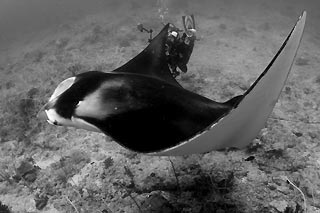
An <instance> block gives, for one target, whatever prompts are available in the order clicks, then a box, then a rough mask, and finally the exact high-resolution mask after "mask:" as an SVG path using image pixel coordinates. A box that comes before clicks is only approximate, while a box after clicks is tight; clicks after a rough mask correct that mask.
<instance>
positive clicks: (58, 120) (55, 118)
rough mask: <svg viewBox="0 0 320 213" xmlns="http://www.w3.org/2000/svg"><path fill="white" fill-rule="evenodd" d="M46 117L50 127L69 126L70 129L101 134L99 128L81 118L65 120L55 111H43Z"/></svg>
mask: <svg viewBox="0 0 320 213" xmlns="http://www.w3.org/2000/svg"><path fill="white" fill-rule="evenodd" d="M45 112H46V114H47V117H48V120H47V121H48V123H50V124H52V125H63V126H71V127H76V128H80V129H85V130H89V131H93V132H101V130H100V129H99V128H97V127H96V126H94V125H92V124H90V123H88V122H86V121H84V120H83V119H81V118H77V117H74V116H72V117H71V120H69V119H65V118H63V117H61V116H60V115H59V114H58V113H57V112H56V110H55V109H49V110H46V111H45Z"/></svg>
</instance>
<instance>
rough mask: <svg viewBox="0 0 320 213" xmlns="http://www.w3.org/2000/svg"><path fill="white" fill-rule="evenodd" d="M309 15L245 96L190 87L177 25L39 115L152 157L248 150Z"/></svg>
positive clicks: (59, 95)
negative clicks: (220, 98)
mask: <svg viewBox="0 0 320 213" xmlns="http://www.w3.org/2000/svg"><path fill="white" fill-rule="evenodd" d="M305 21H306V12H303V14H302V15H301V16H300V17H299V20H298V21H297V23H296V24H295V26H294V27H293V29H292V30H291V32H290V33H289V35H288V36H287V38H286V39H285V41H284V42H283V44H282V46H281V47H280V49H279V50H278V52H277V53H276V55H275V56H274V57H273V59H272V60H271V62H270V63H269V65H268V66H267V67H266V68H265V70H264V71H263V72H262V73H261V74H260V76H259V77H258V78H257V79H256V80H255V81H254V83H253V84H252V85H251V86H250V88H249V89H248V90H247V91H245V92H244V93H243V94H242V95H240V96H236V97H233V98H231V99H230V100H228V101H226V102H223V103H220V102H216V101H214V100H211V99H208V98H206V97H203V96H201V95H199V94H196V93H193V92H191V91H189V90H186V89H184V88H183V87H182V86H181V85H180V84H179V82H177V81H176V79H175V78H174V77H172V74H171V72H170V70H169V68H168V63H167V61H166V54H165V44H166V39H167V36H168V28H169V24H167V25H166V26H164V28H163V29H162V30H161V32H160V33H159V34H158V35H157V36H156V37H155V38H154V39H153V40H152V41H151V42H150V44H149V45H148V46H147V47H146V48H145V49H144V50H143V51H142V52H141V53H139V54H138V55H137V56H136V57H134V58H133V59H131V60H130V61H128V62H127V63H126V64H124V65H123V66H121V67H119V68H117V69H115V70H113V71H111V72H108V73H107V72H101V71H89V72H85V73H81V74H79V75H76V76H74V77H71V78H68V79H66V80H64V81H62V82H61V83H60V84H59V85H58V87H57V88H56V89H55V91H54V92H53V94H52V96H51V97H50V99H49V101H48V103H47V104H46V105H45V106H44V107H43V108H42V109H41V110H40V112H39V118H42V119H44V120H46V121H48V122H49V123H50V124H53V125H58V126H72V127H76V128H81V129H86V130H89V131H96V132H102V133H104V134H106V135H108V136H110V137H111V138H112V139H113V140H114V141H115V142H117V143H118V144H120V145H121V146H123V147H125V148H127V149H129V150H132V151H135V152H140V153H145V154H148V155H159V156H160V155H162V156H163V155H165V156H176V155H189V154H197V153H206V152H210V151H212V150H221V149H225V148H228V147H233V148H244V147H246V146H247V145H248V144H250V143H251V141H252V140H253V139H254V138H255V137H256V136H257V135H258V133H259V132H260V130H261V128H263V126H264V125H265V122H266V120H267V119H268V117H269V115H270V113H271V112H272V110H273V108H274V106H275V104H276V102H277V100H278V98H279V95H280V93H281V90H282V88H283V86H284V85H285V82H286V80H287V78H288V75H289V73H290V70H291V67H292V64H293V61H294V58H295V56H296V53H297V50H298V47H299V44H300V41H301V38H302V34H303V31H304V26H305Z"/></svg>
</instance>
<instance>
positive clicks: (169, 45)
mask: <svg viewBox="0 0 320 213" xmlns="http://www.w3.org/2000/svg"><path fill="white" fill-rule="evenodd" d="M182 23H183V27H184V30H180V29H179V28H177V27H176V26H174V25H173V24H171V23H170V28H169V30H168V39H167V42H166V56H167V63H168V66H169V69H170V71H171V74H172V76H173V77H174V78H176V77H177V76H179V75H180V72H183V73H186V72H187V71H188V68H187V64H188V62H189V59H190V56H191V54H192V51H193V47H194V42H195V40H196V29H195V21H194V16H193V15H188V16H182ZM137 27H138V30H140V32H143V31H145V32H147V33H149V34H150V38H149V39H148V41H149V42H151V41H152V32H153V30H152V29H149V30H148V29H146V28H144V27H143V25H142V24H138V25H137Z"/></svg>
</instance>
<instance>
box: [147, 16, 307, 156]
mask: <svg viewBox="0 0 320 213" xmlns="http://www.w3.org/2000/svg"><path fill="white" fill-rule="evenodd" d="M306 15H307V14H306V12H303V14H302V16H301V17H300V18H299V20H298V21H297V23H296V25H295V26H294V28H293V29H292V31H291V32H290V34H289V36H288V37H287V38H286V40H285V41H284V43H283V45H282V46H281V48H280V49H279V51H278V53H277V54H276V55H275V56H274V58H273V59H272V60H271V62H270V64H269V65H268V66H267V68H266V69H265V70H264V72H263V73H262V74H261V75H260V76H259V77H258V79H257V80H256V81H255V82H254V84H253V85H252V86H251V87H250V88H249V89H248V90H247V91H246V92H245V93H244V96H243V97H242V98H241V100H240V102H239V103H237V104H235V108H234V109H233V110H231V111H230V112H229V113H228V114H227V115H226V116H224V117H223V118H221V119H220V120H219V121H218V122H216V123H214V124H213V125H212V126H211V127H210V128H209V129H207V130H204V131H203V132H202V133H201V134H198V135H196V136H195V137H193V138H191V139H189V140H188V141H185V142H183V143H181V144H179V145H177V146H175V147H172V148H169V149H167V150H164V151H161V152H156V153H151V155H168V156H169V155H187V154H196V153H205V152H209V151H212V150H220V149H224V148H227V147H235V148H244V147H245V146H247V145H248V144H249V143H251V141H252V140H253V139H254V138H255V137H256V136H257V135H258V133H259V131H260V130H261V128H263V126H264V125H265V122H266V120H267V119H268V117H269V115H270V113H271V112H272V110H273V108H274V106H275V104H276V102H277V100H278V98H279V95H280V93H281V90H282V88H283V86H284V84H285V82H286V80H287V78H288V75H289V73H290V70H291V67H292V64H293V61H294V58H295V56H296V53H297V50H298V47H299V45H300V41H301V38H302V34H303V31H304V26H305V21H306Z"/></svg>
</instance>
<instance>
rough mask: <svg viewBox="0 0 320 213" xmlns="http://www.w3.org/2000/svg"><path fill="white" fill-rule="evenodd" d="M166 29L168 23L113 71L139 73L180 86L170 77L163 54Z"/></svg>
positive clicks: (166, 36) (166, 34)
mask: <svg viewBox="0 0 320 213" xmlns="http://www.w3.org/2000/svg"><path fill="white" fill-rule="evenodd" d="M168 29H169V24H167V25H165V26H164V27H163V29H162V30H161V32H160V33H159V34H158V35H157V36H156V37H155V38H154V39H152V41H151V43H150V44H149V45H148V46H147V47H146V48H145V49H144V50H143V51H142V52H141V53H139V54H138V55H137V56H136V57H134V58H133V59H131V60H130V61H128V62H127V63H126V64H124V65H123V66H121V67H119V68H117V69H115V70H114V71H113V72H121V73H135V74H141V75H145V76H149V77H154V78H157V79H160V80H163V81H166V82H168V83H170V84H172V85H175V86H178V87H181V85H180V84H179V83H178V82H177V81H176V80H175V78H173V77H172V74H171V72H170V70H169V67H168V63H167V59H166V55H165V48H166V41H167V38H168Z"/></svg>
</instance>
